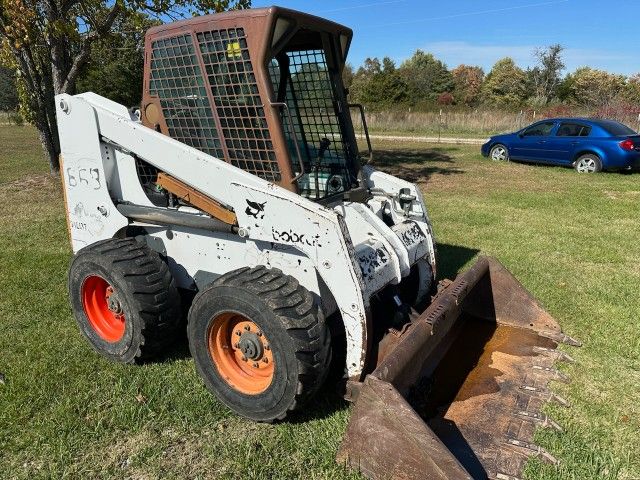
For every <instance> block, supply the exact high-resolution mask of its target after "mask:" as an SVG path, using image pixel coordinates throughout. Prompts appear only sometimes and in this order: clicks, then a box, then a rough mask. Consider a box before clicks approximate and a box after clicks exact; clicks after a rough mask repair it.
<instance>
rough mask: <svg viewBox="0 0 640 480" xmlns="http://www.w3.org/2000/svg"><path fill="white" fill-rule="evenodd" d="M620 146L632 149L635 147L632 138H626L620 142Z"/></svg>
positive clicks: (624, 148)
mask: <svg viewBox="0 0 640 480" xmlns="http://www.w3.org/2000/svg"><path fill="white" fill-rule="evenodd" d="M620 148H622V149H623V150H633V149H634V148H635V145H634V143H633V140H631V139H630V138H627V139H626V140H623V141H622V142H620Z"/></svg>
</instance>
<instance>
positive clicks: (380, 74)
mask: <svg viewBox="0 0 640 480" xmlns="http://www.w3.org/2000/svg"><path fill="white" fill-rule="evenodd" d="M563 51H564V49H563V47H562V46H561V45H557V44H556V45H551V46H548V47H545V48H540V49H537V50H535V51H534V52H533V55H534V57H535V60H536V62H535V65H534V66H533V67H529V68H526V69H523V68H520V67H519V66H518V65H516V63H515V62H514V60H513V59H512V58H509V57H506V58H503V59H500V60H498V61H497V62H496V63H495V65H494V66H493V67H492V68H491V70H490V71H489V72H488V73H486V74H485V72H484V70H483V69H482V68H481V67H478V66H474V65H459V66H457V67H456V68H454V69H452V70H449V69H448V68H447V65H446V64H445V63H443V62H442V61H441V60H439V59H437V58H436V57H434V56H433V55H432V54H431V53H427V52H424V51H422V50H416V52H415V53H414V54H413V55H412V56H411V58H409V59H407V60H405V61H403V62H402V63H401V64H400V65H399V66H397V65H396V63H395V62H394V61H393V60H392V59H390V58H388V57H385V58H383V59H382V60H380V59H378V58H367V59H366V60H365V61H364V63H363V64H362V65H361V66H360V67H359V68H358V69H357V70H355V69H354V68H353V67H352V66H350V65H347V67H346V68H345V71H344V75H343V77H344V82H345V84H346V85H347V87H348V89H349V94H350V98H351V100H353V101H356V102H358V103H363V104H365V105H367V106H369V107H371V108H374V109H388V108H397V107H401V108H406V107H414V108H416V109H431V108H434V107H438V106H443V105H459V106H463V107H473V108H476V107H480V106H486V107H490V108H496V109H509V110H517V109H522V108H527V107H530V108H544V107H550V106H558V105H563V106H577V107H586V108H601V107H604V106H611V105H613V104H616V105H618V106H620V107H623V108H626V109H632V110H634V111H635V110H637V111H638V113H640V73H638V74H635V75H633V76H630V77H627V76H624V75H618V74H614V73H609V72H606V71H603V70H598V69H594V68H590V67H581V68H578V69H577V70H575V71H574V72H571V73H568V74H567V75H563V71H564V69H565V64H564V61H563Z"/></svg>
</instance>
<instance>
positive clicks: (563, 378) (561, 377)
mask: <svg viewBox="0 0 640 480" xmlns="http://www.w3.org/2000/svg"><path fill="white" fill-rule="evenodd" d="M531 368H533V369H534V370H537V371H539V372H544V373H547V374H550V375H551V378H552V379H553V380H557V381H558V382H562V383H571V379H570V378H569V376H568V375H565V374H564V373H562V372H561V371H560V370H556V369H555V368H551V367H543V366H542V365H532V367H531Z"/></svg>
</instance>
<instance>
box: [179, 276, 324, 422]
mask: <svg viewBox="0 0 640 480" xmlns="http://www.w3.org/2000/svg"><path fill="white" fill-rule="evenodd" d="M228 315H232V316H233V318H245V319H248V320H249V321H250V322H253V323H254V324H255V325H256V326H257V328H258V329H259V335H260V338H261V339H262V340H263V341H265V342H266V341H267V340H268V345H269V348H267V350H270V353H271V355H272V360H273V373H272V375H271V377H270V380H269V382H270V383H267V384H265V386H264V390H262V391H260V392H250V393H247V392H246V391H241V390H240V389H239V388H236V386H234V385H232V384H231V383H230V381H231V377H227V378H229V379H230V380H229V381H227V380H225V377H224V376H223V374H222V373H221V371H222V372H223V373H224V370H220V369H219V368H218V365H217V364H216V362H215V360H214V358H213V355H214V354H213V353H211V350H210V343H209V342H210V332H211V331H212V330H213V331H216V330H215V329H216V328H220V327H219V326H217V322H220V321H222V320H221V319H222V318H225V316H228ZM227 318H228V317H227ZM217 331H220V330H217ZM245 331H246V329H245ZM187 333H188V337H189V348H190V350H191V354H192V356H193V358H194V361H195V365H196V369H197V371H198V373H199V375H200V376H201V377H202V379H203V380H204V383H205V385H206V386H207V388H208V389H209V390H210V391H212V392H213V393H214V394H215V395H216V396H217V397H218V399H220V401H221V402H223V403H224V404H225V405H227V406H228V407H229V408H230V409H231V410H233V411H234V412H236V413H238V414H239V415H242V416H244V417H247V418H250V419H252V420H256V421H262V422H270V421H273V420H282V419H283V418H285V417H286V415H287V414H288V413H289V412H290V411H293V410H295V409H297V408H299V407H300V406H301V405H302V404H303V403H304V402H305V401H306V400H308V399H309V398H310V397H311V395H312V394H313V393H314V392H316V391H317V390H318V389H319V388H320V386H321V385H322V383H323V381H324V380H325V378H326V375H327V373H328V371H329V364H330V362H331V342H330V341H331V335H330V333H329V328H328V326H327V325H326V323H325V319H324V315H323V313H322V310H321V309H320V308H319V306H318V305H317V304H316V302H315V300H314V298H313V295H311V293H310V292H309V291H308V290H307V289H305V288H304V287H302V286H300V285H299V283H298V281H297V280H296V279H294V278H293V277H291V276H289V275H285V274H283V273H282V272H281V271H280V270H278V269H275V268H274V269H267V268H265V267H263V266H259V267H255V268H242V269H239V270H234V271H232V272H229V273H227V274H225V275H223V276H221V277H220V278H218V279H217V280H216V281H215V282H213V283H212V284H211V285H209V286H208V287H206V288H205V289H204V290H202V291H201V292H200V293H198V295H197V296H196V297H195V299H194V301H193V305H192V306H191V309H190V311H189V318H188V327H187ZM234 333H236V332H232V331H231V330H228V335H229V338H234V339H236V340H239V339H241V338H243V337H242V336H241V337H238V338H236V337H233V336H232V335H233V334H234ZM252 333H253V332H252V331H251V330H248V331H247V334H252ZM244 334H245V333H244V332H243V333H242V335H244ZM254 338H255V337H254ZM233 341H235V340H233ZM239 345H240V342H238V343H237V344H235V345H234V346H235V347H236V348H238V346H239ZM226 348H229V347H226ZM265 348H266V347H265ZM252 358H253V359H255V360H251V359H250V360H249V361H255V364H254V365H252V366H255V365H256V364H259V362H260V358H259V357H258V355H257V354H255V355H254V356H253V357H252ZM262 360H263V361H264V359H262ZM259 365H260V367H262V364H259ZM250 381H253V380H252V379H251V380H250Z"/></svg>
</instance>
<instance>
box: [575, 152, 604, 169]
mask: <svg viewBox="0 0 640 480" xmlns="http://www.w3.org/2000/svg"><path fill="white" fill-rule="evenodd" d="M574 167H575V169H576V172H578V173H597V172H600V171H602V161H601V160H600V158H599V157H598V156H597V155H594V154H593V153H587V154H586V155H581V156H580V157H579V158H578V159H577V160H576V162H575V163H574Z"/></svg>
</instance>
